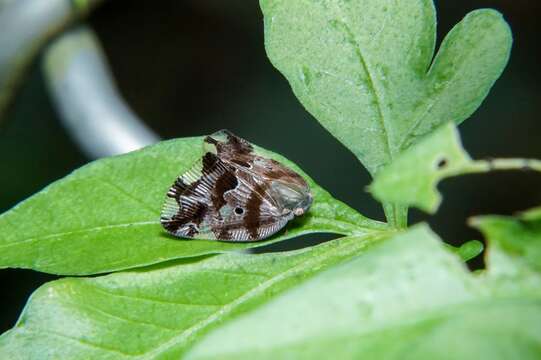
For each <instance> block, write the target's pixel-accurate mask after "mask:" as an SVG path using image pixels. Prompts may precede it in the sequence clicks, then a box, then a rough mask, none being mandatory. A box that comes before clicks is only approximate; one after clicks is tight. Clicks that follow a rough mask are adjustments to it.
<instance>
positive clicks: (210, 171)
mask: <svg viewBox="0 0 541 360" xmlns="http://www.w3.org/2000/svg"><path fill="white" fill-rule="evenodd" d="M237 185H238V182H237V179H236V177H235V174H234V169H232V168H231V167H229V166H227V165H226V164H225V163H224V162H222V161H221V160H220V159H219V158H218V157H217V156H216V155H214V154H212V153H206V154H205V155H204V156H203V158H202V159H201V160H200V161H198V162H197V163H196V164H195V165H194V166H192V168H191V169H190V170H188V171H187V172H186V173H184V174H182V175H181V176H180V177H179V178H178V179H177V180H176V181H175V183H174V184H173V186H172V187H171V188H170V189H169V191H168V193H167V197H166V200H165V203H164V206H163V209H162V215H161V223H162V225H163V227H164V228H165V229H166V230H167V231H168V232H169V233H171V234H173V235H175V236H181V237H188V238H195V237H198V238H199V237H205V238H212V237H213V235H214V233H213V232H212V229H211V228H210V224H212V223H213V222H214V220H213V218H214V217H216V216H219V214H220V213H219V211H220V209H221V208H222V207H223V206H224V205H225V200H224V194H225V193H226V192H227V191H229V190H232V189H234V188H235V187H236V186H237Z"/></svg>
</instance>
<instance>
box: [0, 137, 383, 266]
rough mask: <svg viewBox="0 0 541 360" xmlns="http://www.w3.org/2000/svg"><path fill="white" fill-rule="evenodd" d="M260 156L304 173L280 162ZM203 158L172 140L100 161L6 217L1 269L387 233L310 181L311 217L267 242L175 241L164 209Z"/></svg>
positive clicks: (133, 260) (1, 220)
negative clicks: (313, 236)
mask: <svg viewBox="0 0 541 360" xmlns="http://www.w3.org/2000/svg"><path fill="white" fill-rule="evenodd" d="M258 151H259V152H260V153H262V154H263V155H266V156H271V157H273V158H275V159H277V160H279V161H281V162H283V163H285V164H287V165H289V166H291V167H293V168H294V169H296V170H298V171H300V170H299V169H298V167H297V166H295V165H294V164H292V163H291V162H289V161H287V160H286V159H285V158H283V157H281V156H278V155H276V154H272V153H270V152H268V151H265V150H262V149H258ZM200 156H202V138H188V139H179V140H172V141H166V142H162V143H160V144H157V145H155V146H151V147H148V148H145V149H143V150H140V151H136V152H133V153H130V154H127V155H123V156H118V157H113V158H107V159H103V160H98V161H95V162H93V163H91V164H89V165H87V166H84V167H82V168H81V169H79V170H77V171H75V172H74V173H72V174H71V175H69V176H67V177H65V178H64V179H62V180H60V181H57V182H55V183H54V184H52V185H50V186H49V187H47V188H46V189H44V190H43V191H42V192H40V193H38V194H37V195H35V196H33V197H31V198H30V199H28V200H26V201H24V202H23V203H21V204H19V205H18V206H16V207H15V208H13V209H12V210H10V211H8V212H7V213H5V214H3V215H1V216H0V268H3V267H21V268H30V269H35V270H39V271H44V272H50V273H55V274H74V275H80V274H94V273H103V272H109V271H115V270H120V269H126V268H132V267H138V266H143V265H149V264H154V263H158V262H162V261H166V260H170V259H176V258H185V257H194V256H200V255H204V254H211V253H219V252H224V251H231V250H240V249H246V248H250V247H256V246H261V245H265V244H268V243H269V242H274V241H279V240H283V239H286V238H291V237H295V236H298V235H301V234H307V233H314V232H329V233H336V234H343V235H353V234H365V233H370V232H373V231H379V230H382V229H384V228H385V225H383V224H381V223H378V222H375V221H372V220H368V219H366V218H364V217H363V216H361V215H360V214H358V213H357V212H356V211H354V210H352V209H351V208H349V207H347V206H346V205H344V204H343V203H341V202H339V201H338V200H335V199H333V198H332V197H331V196H330V195H329V194H328V193H327V192H326V191H325V190H323V189H322V188H320V187H319V186H318V185H317V184H315V183H314V182H313V181H312V180H311V179H308V178H307V180H308V181H309V183H310V186H311V187H312V190H313V194H314V198H315V200H314V205H313V207H312V208H311V210H310V212H309V213H308V215H307V216H305V217H302V218H301V219H299V220H297V221H295V222H293V223H292V224H289V225H288V227H287V230H286V231H285V232H282V233H280V234H279V235H278V236H276V237H274V238H272V239H271V240H269V241H265V242H258V243H244V244H235V243H225V242H218V241H202V240H197V241H190V240H182V239H176V238H173V237H171V236H168V235H167V234H166V233H165V232H164V231H163V230H162V228H161V226H160V224H159V215H160V210H161V206H162V202H163V200H164V197H165V193H166V192H167V190H168V188H169V187H170V186H171V184H172V183H173V181H174V180H175V178H176V177H177V175H178V174H179V173H181V172H183V171H185V170H187V169H188V168H189V167H190V166H191V165H192V163H193V162H194V161H195V160H196V159H198V158H199V157H200ZM301 173H302V172H301Z"/></svg>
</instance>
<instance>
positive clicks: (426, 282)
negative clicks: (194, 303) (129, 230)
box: [186, 225, 541, 360]
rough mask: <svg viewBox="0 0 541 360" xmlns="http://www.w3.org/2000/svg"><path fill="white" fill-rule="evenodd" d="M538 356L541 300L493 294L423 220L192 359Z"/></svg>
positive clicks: (214, 338) (218, 335)
mask: <svg viewBox="0 0 541 360" xmlns="http://www.w3.org/2000/svg"><path fill="white" fill-rule="evenodd" d="M536 246H537V247H539V246H541V241H539V239H537V241H536ZM537 275H539V274H537ZM262 339H263V340H262ZM540 356H541V296H540V295H539V294H538V296H534V295H533V294H531V293H530V295H529V296H524V294H521V296H515V295H514V294H512V293H509V294H507V296H497V297H496V296H494V295H493V282H492V281H487V280H485V278H484V277H477V276H474V275H472V274H470V273H469V272H468V271H467V270H466V269H465V268H464V266H463V265H462V264H461V263H460V260H459V259H457V258H456V257H455V256H452V255H451V254H449V253H448V252H447V251H445V249H444V247H443V246H442V244H441V242H440V240H439V239H437V236H436V235H435V234H433V233H432V232H431V231H429V229H428V228H427V227H426V226H424V225H423V226H416V227H414V228H412V229H411V230H410V231H409V232H407V233H404V234H400V235H397V236H396V237H395V238H392V239H389V240H387V241H384V242H381V243H378V244H376V245H375V246H374V247H372V248H371V250H370V251H367V252H365V253H362V254H360V255H359V256H358V257H357V258H355V259H353V260H352V261H349V262H347V263H344V264H341V265H338V266H336V267H334V268H332V269H329V270H326V271H324V272H322V273H320V274H318V275H316V276H315V277H314V278H312V279H309V280H308V281H307V282H305V283H303V284H301V285H300V286H298V287H296V288H294V289H290V290H288V291H286V292H285V293H283V294H281V295H280V296H278V297H277V298H275V299H272V300H271V301H269V302H268V303H266V304H264V305H262V306H261V307H259V308H257V309H255V310H253V311H251V312H248V313H246V314H244V315H241V316H240V317H239V318H237V319H235V320H233V321H231V322H229V323H227V324H225V325H224V326H222V327H220V328H218V329H215V330H213V331H212V332H210V333H209V334H208V335H206V336H205V337H204V338H203V340H201V341H200V342H198V343H197V344H196V345H195V346H194V347H193V348H192V349H191V350H190V352H189V353H188V355H187V357H186V358H187V359H190V360H194V359H197V360H201V359H213V358H220V359H236V360H239V359H256V358H257V359H276V358H295V359H329V358H337V359H415V360H421V359H511V358H520V359H538V358H539V357H540Z"/></svg>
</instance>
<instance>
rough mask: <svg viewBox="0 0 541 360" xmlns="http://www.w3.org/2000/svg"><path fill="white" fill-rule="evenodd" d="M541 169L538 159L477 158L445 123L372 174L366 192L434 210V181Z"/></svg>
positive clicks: (436, 203)
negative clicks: (497, 171)
mask: <svg viewBox="0 0 541 360" xmlns="http://www.w3.org/2000/svg"><path fill="white" fill-rule="evenodd" d="M517 169H518V170H524V169H528V170H536V171H541V162H540V161H538V160H526V159H496V160H486V161H483V160H477V161H474V160H472V159H471V158H470V156H469V155H468V153H466V151H465V150H464V148H463V147H462V144H461V142H460V135H459V134H458V131H457V130H456V129H455V127H454V125H452V124H447V125H445V126H442V127H441V128H440V129H438V130H436V131H435V132H434V133H433V134H430V135H429V136H427V137H426V138H425V139H423V141H421V142H420V143H419V144H418V145H415V146H413V147H411V148H410V149H408V150H406V151H405V152H404V153H403V154H402V155H401V156H400V157H399V158H398V159H397V160H396V161H395V162H394V163H393V164H391V165H389V166H388V167H387V168H385V169H384V170H382V171H381V172H380V173H379V174H378V175H376V178H375V181H374V182H373V183H372V185H370V191H371V192H372V194H373V195H374V197H375V198H376V199H378V200H380V201H383V202H385V201H387V202H393V203H397V204H400V205H403V206H415V207H418V208H420V209H422V210H425V211H427V212H430V213H434V212H436V210H437V209H438V207H439V205H440V203H441V200H442V197H441V194H440V193H439V192H438V189H437V185H438V183H439V182H440V181H441V180H443V179H445V178H448V177H451V176H457V175H463V174H471V173H484V172H489V171H494V170H517Z"/></svg>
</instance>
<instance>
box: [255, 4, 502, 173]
mask: <svg viewBox="0 0 541 360" xmlns="http://www.w3.org/2000/svg"><path fill="white" fill-rule="evenodd" d="M261 8H262V10H263V13H264V15H265V43H266V49H267V53H268V55H269V58H270V59H271V61H272V63H273V64H274V65H275V66H276V67H277V68H278V69H279V70H280V71H281V72H282V73H283V74H284V75H285V77H286V78H287V79H288V80H289V82H290V83H291V86H292V88H293V91H294V92H295V94H296V95H297V97H298V98H299V99H300V101H301V102H302V103H303V104H304V106H305V107H306V108H307V110H308V111H310V112H311V113H312V114H313V115H314V117H315V118H316V119H317V120H318V121H320V122H321V124H322V125H323V126H325V127H326V128H327V129H328V130H329V131H330V132H331V133H332V134H333V135H334V136H336V137H337V138H338V139H339V140H340V141H341V142H342V143H343V144H344V145H346V146H347V147H348V148H349V149H350V150H351V151H352V152H353V153H354V154H355V155H357V157H358V158H359V159H360V160H361V162H362V163H363V164H364V165H365V166H366V167H367V169H368V170H369V171H370V172H371V173H372V174H375V173H376V172H377V171H378V170H379V169H381V168H382V167H383V166H386V165H388V164H389V163H390V162H391V161H392V160H393V159H394V157H395V156H396V155H398V154H399V153H400V152H401V151H402V150H403V149H404V148H406V147H408V146H409V145H410V144H411V143H412V142H414V141H415V139H416V138H418V137H419V136H421V135H423V134H426V133H428V132H430V131H431V130H432V129H434V128H435V127H437V126H438V125H440V124H444V123H446V122H449V121H452V122H455V123H460V122H462V121H463V120H464V119H466V118H467V117H468V116H470V115H471V113H472V112H473V111H475V110H476V109H477V107H478V106H479V104H480V103H481V101H482V100H483V99H484V97H485V96H486V94H487V92H488V90H489V89H490V88H491V86H492V85H493V83H494V81H495V80H496V79H497V78H498V77H499V75H500V73H501V72H502V70H503V68H504V67H505V65H506V64H507V60H508V57H509V52H510V47H511V43H512V37H511V32H510V30H509V27H508V25H507V23H506V22H505V21H504V20H503V19H502V16H501V15H500V14H499V13H498V12H496V11H494V10H479V11H474V12H472V13H470V14H469V15H468V16H466V18H465V19H464V20H462V21H461V22H460V23H459V24H458V25H457V26H455V28H454V29H453V30H452V31H451V32H450V33H449V34H448V35H447V37H446V38H445V40H444V42H443V44H442V46H441V49H440V51H439V53H438V55H437V57H436V58H435V59H434V61H433V60H432V58H433V56H434V55H433V53H434V44H435V38H436V15H435V10H434V5H433V3H432V1H431V0H403V1H390V0H386V1H381V0H349V1H344V0H261Z"/></svg>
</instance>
